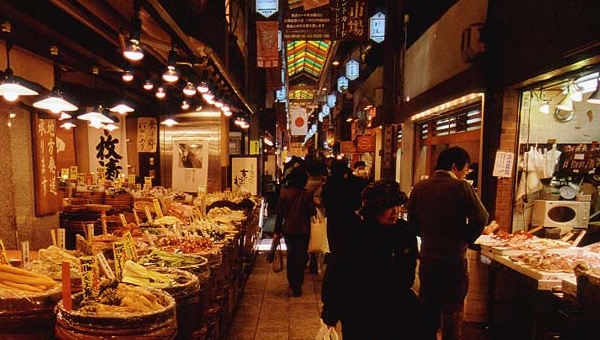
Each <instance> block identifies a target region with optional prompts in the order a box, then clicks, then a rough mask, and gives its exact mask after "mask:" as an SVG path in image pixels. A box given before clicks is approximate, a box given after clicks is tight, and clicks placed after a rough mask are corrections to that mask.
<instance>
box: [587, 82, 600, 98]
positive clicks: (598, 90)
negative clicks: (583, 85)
mask: <svg viewBox="0 0 600 340" xmlns="http://www.w3.org/2000/svg"><path fill="white" fill-rule="evenodd" d="M587 102H588V103H590V104H600V78H598V79H597V84H596V90H594V92H592V94H591V95H590V97H589V98H588V99H587Z"/></svg>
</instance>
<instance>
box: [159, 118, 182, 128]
mask: <svg viewBox="0 0 600 340" xmlns="http://www.w3.org/2000/svg"><path fill="white" fill-rule="evenodd" d="M160 123H161V124H162V125H166V126H173V125H177V124H179V123H178V122H177V121H176V120H175V119H173V118H172V117H167V119H165V120H163V121H162V122H160Z"/></svg>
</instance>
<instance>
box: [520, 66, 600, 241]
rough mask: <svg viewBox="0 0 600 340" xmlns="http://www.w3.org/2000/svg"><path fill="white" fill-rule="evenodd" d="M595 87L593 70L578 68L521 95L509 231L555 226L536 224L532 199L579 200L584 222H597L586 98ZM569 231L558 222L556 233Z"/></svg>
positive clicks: (595, 152) (597, 177) (592, 123)
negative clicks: (578, 70)
mask: <svg viewBox="0 0 600 340" xmlns="http://www.w3.org/2000/svg"><path fill="white" fill-rule="evenodd" d="M597 85H598V72H597V70H596V71H595V72H594V71H590V70H584V71H582V72H579V73H574V74H569V75H562V76H560V77H558V78H555V79H551V80H549V81H547V82H544V83H543V84H536V85H535V87H530V88H527V89H523V91H521V94H520V107H519V135H518V136H519V146H518V149H517V156H518V157H517V173H516V179H515V188H514V195H515V197H514V209H513V225H512V230H513V231H516V230H529V229H533V228H535V227H539V226H543V227H547V228H550V227H555V225H536V224H540V222H537V221H535V219H532V216H533V215H534V214H535V213H536V211H535V209H534V206H536V204H535V202H536V201H582V202H583V203H580V204H582V205H586V209H585V214H586V215H585V216H584V218H585V220H586V221H590V222H595V221H597V220H598V212H599V211H600V199H598V189H599V188H600V186H599V185H600V166H598V165H599V164H600V146H599V141H600V130H598V126H599V124H600V116H599V115H597V114H596V113H595V112H597V111H598V104H594V100H593V98H591V97H593V96H594V93H595V92H596V89H597V87H598V86H597ZM590 99H592V100H591V101H588V100H590ZM588 204H589V205H588ZM537 206H542V205H541V204H537ZM588 218H589V220H588ZM546 223H547V222H546ZM576 227H580V226H579V225H577V226H576ZM571 229H573V226H572V225H568V224H566V223H563V224H562V226H561V230H560V232H561V234H562V235H564V234H566V233H567V232H570V231H571Z"/></svg>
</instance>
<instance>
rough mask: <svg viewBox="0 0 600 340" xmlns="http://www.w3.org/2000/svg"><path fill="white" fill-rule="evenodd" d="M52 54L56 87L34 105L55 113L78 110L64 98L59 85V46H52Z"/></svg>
mask: <svg viewBox="0 0 600 340" xmlns="http://www.w3.org/2000/svg"><path fill="white" fill-rule="evenodd" d="M50 55H52V56H53V57H54V66H53V67H54V87H53V88H52V91H51V92H50V94H49V95H48V96H46V97H45V98H44V99H41V100H38V101H37V102H35V103H33V106H34V107H37V108H38V109H43V110H48V111H50V112H52V113H55V114H58V113H60V112H61V111H77V106H75V105H73V104H71V103H70V102H69V101H67V100H65V99H64V98H63V94H62V91H61V90H60V88H59V86H58V82H59V78H60V74H59V69H58V65H57V62H56V59H57V57H58V47H56V46H51V47H50Z"/></svg>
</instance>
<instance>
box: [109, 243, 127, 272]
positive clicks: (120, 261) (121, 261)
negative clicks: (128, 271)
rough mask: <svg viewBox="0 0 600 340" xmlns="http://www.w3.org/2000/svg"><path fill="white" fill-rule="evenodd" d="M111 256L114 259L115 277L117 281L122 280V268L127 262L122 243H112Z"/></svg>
mask: <svg viewBox="0 0 600 340" xmlns="http://www.w3.org/2000/svg"><path fill="white" fill-rule="evenodd" d="M112 245H113V256H114V258H115V276H116V277H117V279H118V280H121V279H122V278H123V268H125V262H126V261H127V252H126V250H125V243H124V242H113V244H112Z"/></svg>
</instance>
